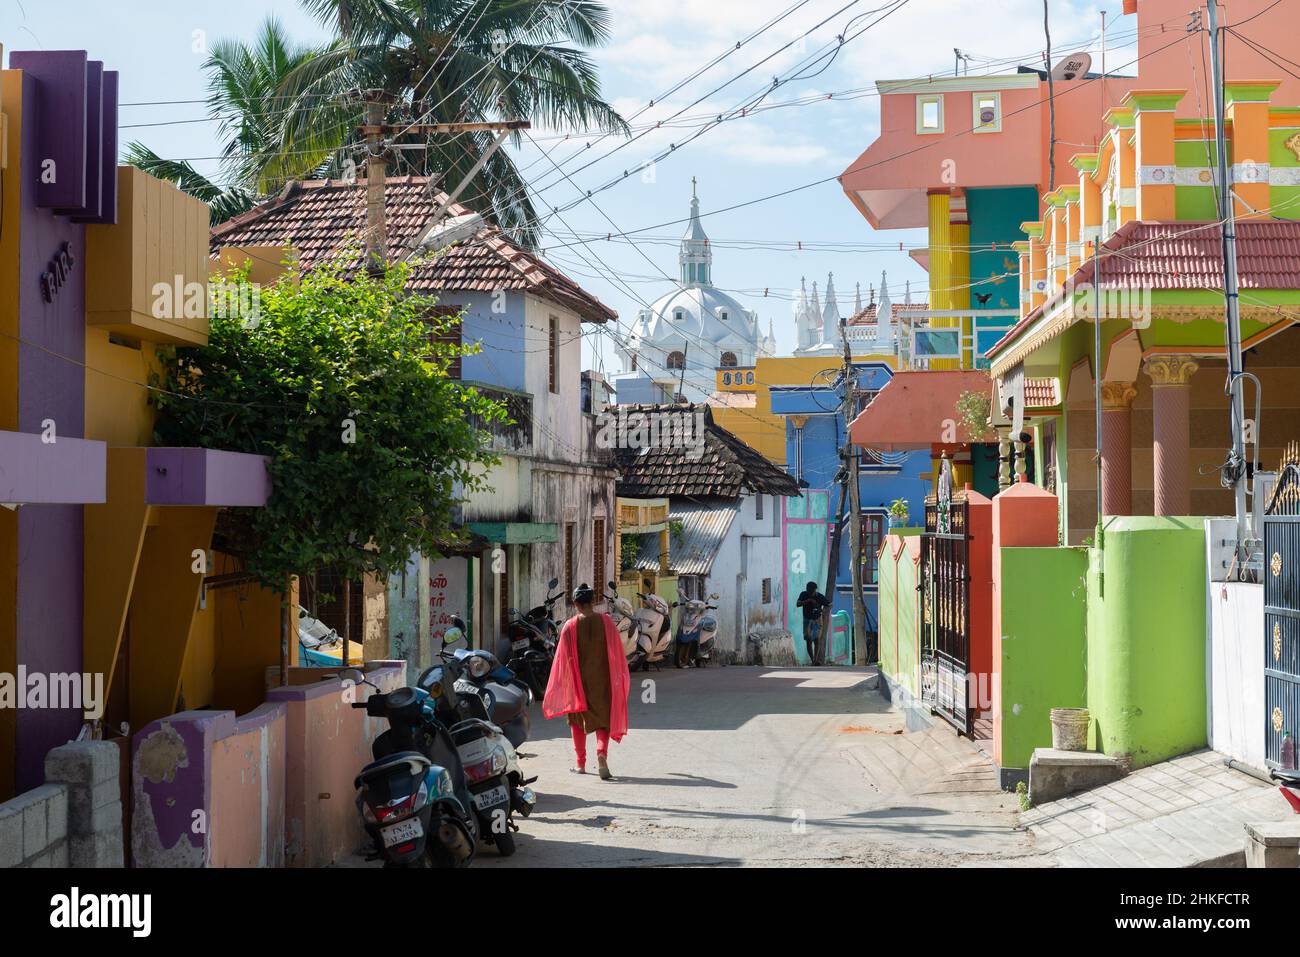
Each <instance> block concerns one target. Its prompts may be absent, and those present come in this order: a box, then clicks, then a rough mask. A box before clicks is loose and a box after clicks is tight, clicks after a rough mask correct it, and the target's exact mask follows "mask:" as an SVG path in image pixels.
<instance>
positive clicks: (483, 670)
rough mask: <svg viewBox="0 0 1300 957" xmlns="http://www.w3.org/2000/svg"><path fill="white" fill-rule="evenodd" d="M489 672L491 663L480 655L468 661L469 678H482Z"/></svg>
mask: <svg viewBox="0 0 1300 957" xmlns="http://www.w3.org/2000/svg"><path fill="white" fill-rule="evenodd" d="M491 670H492V662H490V661H488V660H487V659H486V658H484V657H483V656H482V655H474V656H473V657H472V658H470V659H469V675H470V677H471V678H483V677H485V676H486V675H487V673H488V672H489V671H491Z"/></svg>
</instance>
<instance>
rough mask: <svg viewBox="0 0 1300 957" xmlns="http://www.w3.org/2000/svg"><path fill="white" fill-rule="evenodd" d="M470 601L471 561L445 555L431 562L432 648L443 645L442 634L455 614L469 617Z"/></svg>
mask: <svg viewBox="0 0 1300 957" xmlns="http://www.w3.org/2000/svg"><path fill="white" fill-rule="evenodd" d="M468 600H469V562H467V561H465V559H463V558H443V559H439V560H438V561H436V562H430V563H429V637H430V639H431V640H432V647H433V649H434V650H435V652H436V650H437V649H438V648H440V647H442V635H443V632H445V631H446V630H447V629H448V628H449V627H451V620H452V618H455V617H458V616H459V617H461V618H464V617H465V613H466V611H468V609H467V608H466V607H465V605H466V602H467V601H468Z"/></svg>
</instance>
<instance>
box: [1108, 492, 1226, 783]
mask: <svg viewBox="0 0 1300 957" xmlns="http://www.w3.org/2000/svg"><path fill="white" fill-rule="evenodd" d="M1203 521H1204V520H1203V519H1200V518H1195V517H1165V518H1158V517H1151V516H1132V517H1128V516H1123V517H1120V516H1117V517H1113V518H1109V519H1107V520H1106V526H1105V541H1104V548H1103V549H1100V550H1099V549H1096V548H1090V549H1088V555H1089V566H1088V656H1087V674H1088V709H1089V711H1090V712H1091V718H1092V722H1093V727H1092V731H1091V735H1090V737H1091V741H1092V745H1093V747H1095V748H1096V749H1097V750H1099V751H1102V752H1104V753H1106V754H1111V755H1116V756H1120V757H1125V756H1127V757H1129V758H1131V760H1132V763H1133V767H1135V768H1140V767H1145V766H1146V765H1149V764H1154V763H1156V762H1158V761H1164V760H1167V759H1168V758H1171V757H1174V756H1175V755H1179V754H1184V753H1186V752H1187V751H1191V750H1194V749H1196V748H1201V747H1204V746H1205V743H1206V698H1205V589H1206V573H1205V532H1204V526H1203Z"/></svg>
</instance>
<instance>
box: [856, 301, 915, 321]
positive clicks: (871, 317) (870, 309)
mask: <svg viewBox="0 0 1300 957" xmlns="http://www.w3.org/2000/svg"><path fill="white" fill-rule="evenodd" d="M929 308H930V304H929V303H928V302H910V303H904V302H896V303H894V304H893V309H894V315H896V316H897V315H898V314H899V313H901V312H924V311H925V310H926V309H929ZM876 309H877V304H876V303H874V302H873V303H871V304H870V305H869V306H866V307H864V308H863V309H862V311H861V312H855V313H854V314H853V315H851V316H849V320H848V322H849V325H851V326H867V325H875V322H876Z"/></svg>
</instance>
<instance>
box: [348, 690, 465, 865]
mask: <svg viewBox="0 0 1300 957" xmlns="http://www.w3.org/2000/svg"><path fill="white" fill-rule="evenodd" d="M450 695H454V691H452V689H451V683H450V682H448V683H447V684H446V686H445V687H444V686H443V685H442V684H441V683H440V682H434V683H433V684H432V686H431V688H430V689H428V690H426V689H422V688H399V689H397V690H396V691H393V692H390V693H388V694H384V693H382V692H378V691H376V692H375V693H372V694H371V695H370V697H369V698H367V699H366V700H365V701H357V702H353V704H352V707H353V708H361V709H364V710H365V712H366V714H368V715H369V716H371V717H372V718H386V719H387V720H388V725H389V727H388V730H387V731H384V732H383V733H382V734H380V735H379V737H377V738H376V739H375V742H374V744H373V745H372V747H371V750H372V752H373V754H374V757H375V760H374V761H373V762H371V763H370V764H367V765H366V766H365V767H363V768H362V769H361V773H360V774H358V775H357V777H356V780H355V781H354V782H353V786H354V787H355V788H356V789H357V810H358V811H359V812H360V813H361V818H362V821H363V823H364V825H365V829H366V833H367V834H369V835H370V838H371V840H372V841H373V842H374V848H373V851H372V853H371V854H369V855H368V856H367V858H366V859H367V860H372V861H373V860H382V861H383V862H384V866H385V867H421V868H422V867H468V866H469V865H470V864H471V863H472V862H473V860H474V851H475V847H476V844H477V840H478V822H477V820H476V819H475V815H474V812H473V810H472V809H471V797H470V793H469V788H468V787H467V785H466V780H465V773H464V768H463V767H462V765H461V760H460V755H459V753H458V752H457V749H456V744H455V741H454V740H453V739H452V736H451V733H450V731H449V726H448V724H447V723H446V721H445V720H444V718H445V717H446V716H447V715H448V714H449V713H454V708H455V702H454V700H449V696H450Z"/></svg>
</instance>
